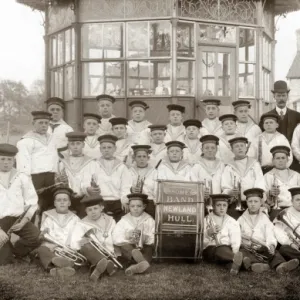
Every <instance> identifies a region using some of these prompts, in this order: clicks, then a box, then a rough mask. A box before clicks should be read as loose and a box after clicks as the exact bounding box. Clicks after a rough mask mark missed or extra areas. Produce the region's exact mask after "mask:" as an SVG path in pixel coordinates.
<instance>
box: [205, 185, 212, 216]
mask: <svg viewBox="0 0 300 300" xmlns="http://www.w3.org/2000/svg"><path fill="white" fill-rule="evenodd" d="M204 188H205V190H206V191H208V193H209V194H212V193H213V190H212V180H207V179H204ZM205 202H206V209H207V211H208V212H211V211H212V210H213V206H212V200H211V198H210V197H208V198H206V199H205Z"/></svg>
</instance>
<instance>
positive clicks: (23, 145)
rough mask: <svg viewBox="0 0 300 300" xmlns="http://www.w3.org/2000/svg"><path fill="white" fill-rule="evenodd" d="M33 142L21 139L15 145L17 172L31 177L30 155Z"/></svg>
mask: <svg viewBox="0 0 300 300" xmlns="http://www.w3.org/2000/svg"><path fill="white" fill-rule="evenodd" d="M33 143H34V142H33V141H31V140H30V139H22V140H20V141H19V142H18V143H17V148H18V150H19V151H18V153H17V155H16V164H17V170H18V171H19V172H21V173H25V174H27V175H31V155H32V150H33Z"/></svg>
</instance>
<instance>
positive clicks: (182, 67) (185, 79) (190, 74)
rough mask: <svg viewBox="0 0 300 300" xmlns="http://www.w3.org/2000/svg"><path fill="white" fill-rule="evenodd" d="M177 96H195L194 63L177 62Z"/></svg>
mask: <svg viewBox="0 0 300 300" xmlns="http://www.w3.org/2000/svg"><path fill="white" fill-rule="evenodd" d="M176 68H177V70H176V72H177V95H194V93H195V92H194V68H195V62H193V61H177V65H176Z"/></svg>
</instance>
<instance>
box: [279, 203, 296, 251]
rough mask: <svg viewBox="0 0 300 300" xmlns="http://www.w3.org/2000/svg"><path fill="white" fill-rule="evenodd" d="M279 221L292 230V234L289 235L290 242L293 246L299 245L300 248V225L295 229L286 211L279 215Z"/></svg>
mask: <svg viewBox="0 0 300 300" xmlns="http://www.w3.org/2000/svg"><path fill="white" fill-rule="evenodd" d="M277 220H278V221H280V222H282V223H283V224H285V225H286V226H287V227H288V228H290V229H291V230H292V232H290V233H287V235H288V237H289V238H290V240H292V242H293V244H295V245H297V246H298V248H300V234H299V233H297V229H298V228H299V227H300V223H299V224H298V225H297V226H296V227H294V226H293V225H292V224H291V223H290V221H289V220H288V217H287V211H286V210H285V209H284V210H283V211H281V212H280V213H279V214H278V215H277Z"/></svg>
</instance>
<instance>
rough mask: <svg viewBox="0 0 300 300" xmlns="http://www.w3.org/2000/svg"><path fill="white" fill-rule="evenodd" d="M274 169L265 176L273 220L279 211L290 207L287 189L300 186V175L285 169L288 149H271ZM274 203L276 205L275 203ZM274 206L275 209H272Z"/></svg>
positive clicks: (276, 147)
mask: <svg viewBox="0 0 300 300" xmlns="http://www.w3.org/2000/svg"><path fill="white" fill-rule="evenodd" d="M271 153H272V156H273V160H272V164H273V166H274V168H273V169H272V170H271V171H269V172H268V173H266V174H265V176H264V177H265V182H266V192H267V203H268V204H269V205H270V208H271V212H270V219H271V220H273V219H274V218H275V217H276V216H277V214H278V213H279V212H280V210H282V209H284V208H287V207H290V206H291V205H292V196H291V193H290V192H289V189H290V188H292V187H295V186H300V174H299V173H298V172H295V171H293V170H291V169H289V168H288V167H287V165H288V158H289V156H290V148H289V147H286V146H275V147H273V148H272V149H271ZM275 202H276V203H275ZM274 205H276V206H277V207H276V209H273V207H274Z"/></svg>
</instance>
